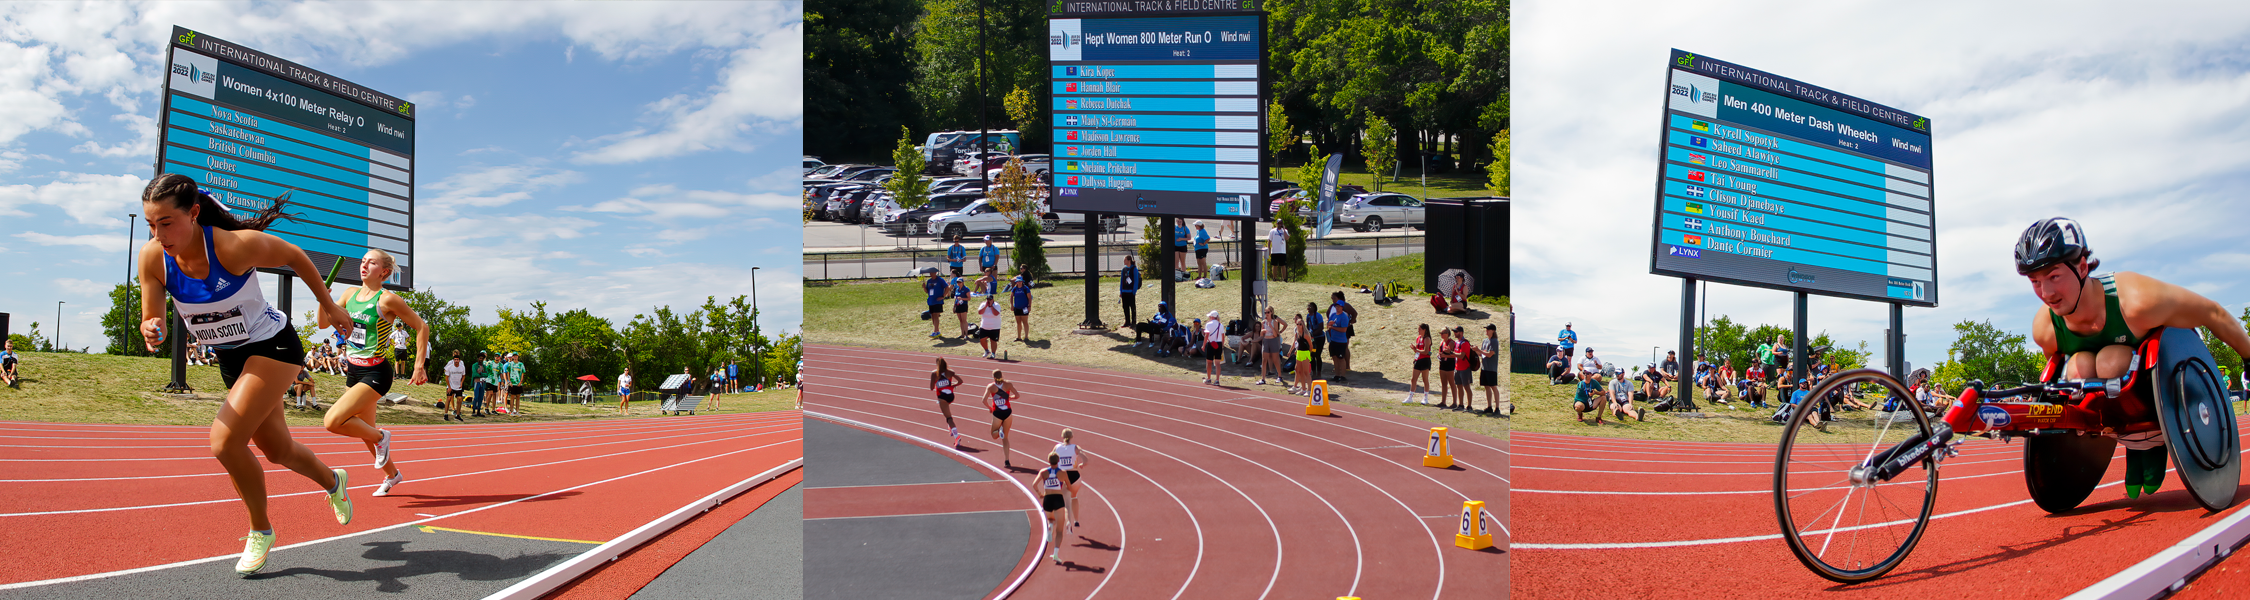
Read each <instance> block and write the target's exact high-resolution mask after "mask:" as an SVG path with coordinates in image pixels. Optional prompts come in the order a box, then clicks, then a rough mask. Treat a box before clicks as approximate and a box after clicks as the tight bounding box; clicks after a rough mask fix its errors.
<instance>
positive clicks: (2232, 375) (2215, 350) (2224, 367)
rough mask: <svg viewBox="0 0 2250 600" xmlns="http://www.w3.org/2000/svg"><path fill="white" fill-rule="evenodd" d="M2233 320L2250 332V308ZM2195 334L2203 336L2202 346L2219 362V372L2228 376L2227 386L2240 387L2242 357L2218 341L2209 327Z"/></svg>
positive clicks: (2232, 348) (2230, 347)
mask: <svg viewBox="0 0 2250 600" xmlns="http://www.w3.org/2000/svg"><path fill="white" fill-rule="evenodd" d="M2235 319H2236V320H2237V321H2238V322H2239V323H2241V324H2242V326H2243V327H2244V331H2245V332H2250V307H2246V308H2243V309H2242V315H2241V316H2238V317H2236V318H2235ZM2197 334H2198V335H2201V336H2203V346H2204V347H2206V348H2210V349H2211V358H2212V359H2214V360H2217V361H2219V365H2218V367H2219V370H2221V371H2225V372H2226V373H2227V374H2228V377H2227V378H2226V379H2227V382H2228V385H2229V386H2230V387H2236V388H2239V387H2241V385H2242V375H2243V374H2242V372H2241V371H2242V355H2241V354H2238V353H2236V352H2235V351H2234V347H2233V346H2228V345H2227V343H2226V342H2224V341H2220V339H2219V336H2218V334H2216V333H2212V331H2211V328H2209V327H2203V328H2199V329H2198V332H2197Z"/></svg>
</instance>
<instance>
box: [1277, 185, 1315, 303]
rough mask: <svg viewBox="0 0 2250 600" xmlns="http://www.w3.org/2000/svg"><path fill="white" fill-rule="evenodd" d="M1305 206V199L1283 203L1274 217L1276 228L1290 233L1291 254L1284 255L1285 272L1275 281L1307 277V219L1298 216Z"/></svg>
mask: <svg viewBox="0 0 2250 600" xmlns="http://www.w3.org/2000/svg"><path fill="white" fill-rule="evenodd" d="M1315 181H1317V180H1315ZM1305 204H1306V201H1305V199H1304V198H1294V199H1291V200H1289V201H1288V202H1283V203H1281V214H1279V215H1275V216H1274V219H1273V223H1274V226H1275V227H1280V228H1282V230H1283V231H1287V232H1289V235H1288V238H1289V252H1288V253H1286V254H1283V256H1287V257H1288V258H1287V259H1286V260H1284V261H1282V269H1283V271H1282V272H1280V273H1274V274H1273V276H1272V277H1270V279H1272V280H1274V281H1296V280H1298V279H1301V278H1303V277H1304V276H1305V236H1306V235H1307V233H1308V232H1307V231H1305V218H1304V217H1301V216H1298V215H1297V211H1300V210H1304V209H1305Z"/></svg>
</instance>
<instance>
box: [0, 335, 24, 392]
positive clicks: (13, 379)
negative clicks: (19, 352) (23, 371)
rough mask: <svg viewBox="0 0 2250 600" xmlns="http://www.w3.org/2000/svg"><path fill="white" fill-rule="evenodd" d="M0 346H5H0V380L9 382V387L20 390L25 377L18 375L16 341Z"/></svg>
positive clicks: (9, 341)
mask: <svg viewBox="0 0 2250 600" xmlns="http://www.w3.org/2000/svg"><path fill="white" fill-rule="evenodd" d="M0 344H5V345H4V346H0V379H5V380H7V385H8V387H12V388H19V389H20V388H21V387H22V383H23V377H22V376H20V375H17V374H16V341H15V340H8V341H6V342H0Z"/></svg>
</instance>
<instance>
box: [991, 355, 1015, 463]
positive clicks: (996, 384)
mask: <svg viewBox="0 0 2250 600" xmlns="http://www.w3.org/2000/svg"><path fill="white" fill-rule="evenodd" d="M1022 398H1023V395H1022V394H1019V393H1017V392H1016V384H1013V383H1009V382H1008V378H1007V377H1005V376H1002V375H1001V374H1000V371H997V370H995V371H993V372H992V383H990V384H986V385H985V386H984V407H985V408H989V409H992V439H996V440H1000V466H1001V467H1003V468H1007V469H1010V470H1014V469H1015V468H1016V465H1015V463H1012V462H1009V461H1008V456H1009V454H1008V452H1009V451H1008V429H1009V428H1010V427H1012V426H1013V422H1011V421H1009V420H1008V417H1010V416H1012V415H1014V414H1015V412H1016V411H1015V408H1014V406H1015V405H1014V403H1013V402H1012V401H1013V400H1018V399H1022Z"/></svg>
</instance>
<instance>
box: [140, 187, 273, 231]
mask: <svg viewBox="0 0 2250 600" xmlns="http://www.w3.org/2000/svg"><path fill="white" fill-rule="evenodd" d="M141 201H142V202H154V203H160V204H169V205H172V207H173V208H176V209H179V210H180V211H182V212H186V211H188V210H189V209H190V208H191V207H197V206H200V207H202V212H200V213H198V214H197V216H196V219H195V221H196V224H197V225H207V226H210V227H214V228H218V229H224V230H227V231H237V230H243V229H249V230H253V231H265V229H266V227H269V226H271V225H273V222H274V221H276V220H279V219H281V217H283V216H284V215H283V214H282V212H281V206H282V205H283V204H286V203H288V201H289V200H288V195H287V194H283V195H282V197H280V198H275V199H274V201H273V205H272V206H268V207H266V208H265V210H261V211H258V213H257V216H255V217H252V218H250V220H247V221H245V220H242V219H238V218H235V216H234V213H233V212H230V211H228V210H227V207H226V205H224V204H220V203H219V200H218V199H217V198H212V197H211V195H210V194H206V193H203V190H201V189H199V188H197V187H196V185H195V179H194V178H191V177H188V176H186V175H181V174H179V173H165V174H163V175H159V176H157V177H156V180H155V181H150V182H148V188H146V189H143V190H141Z"/></svg>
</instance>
